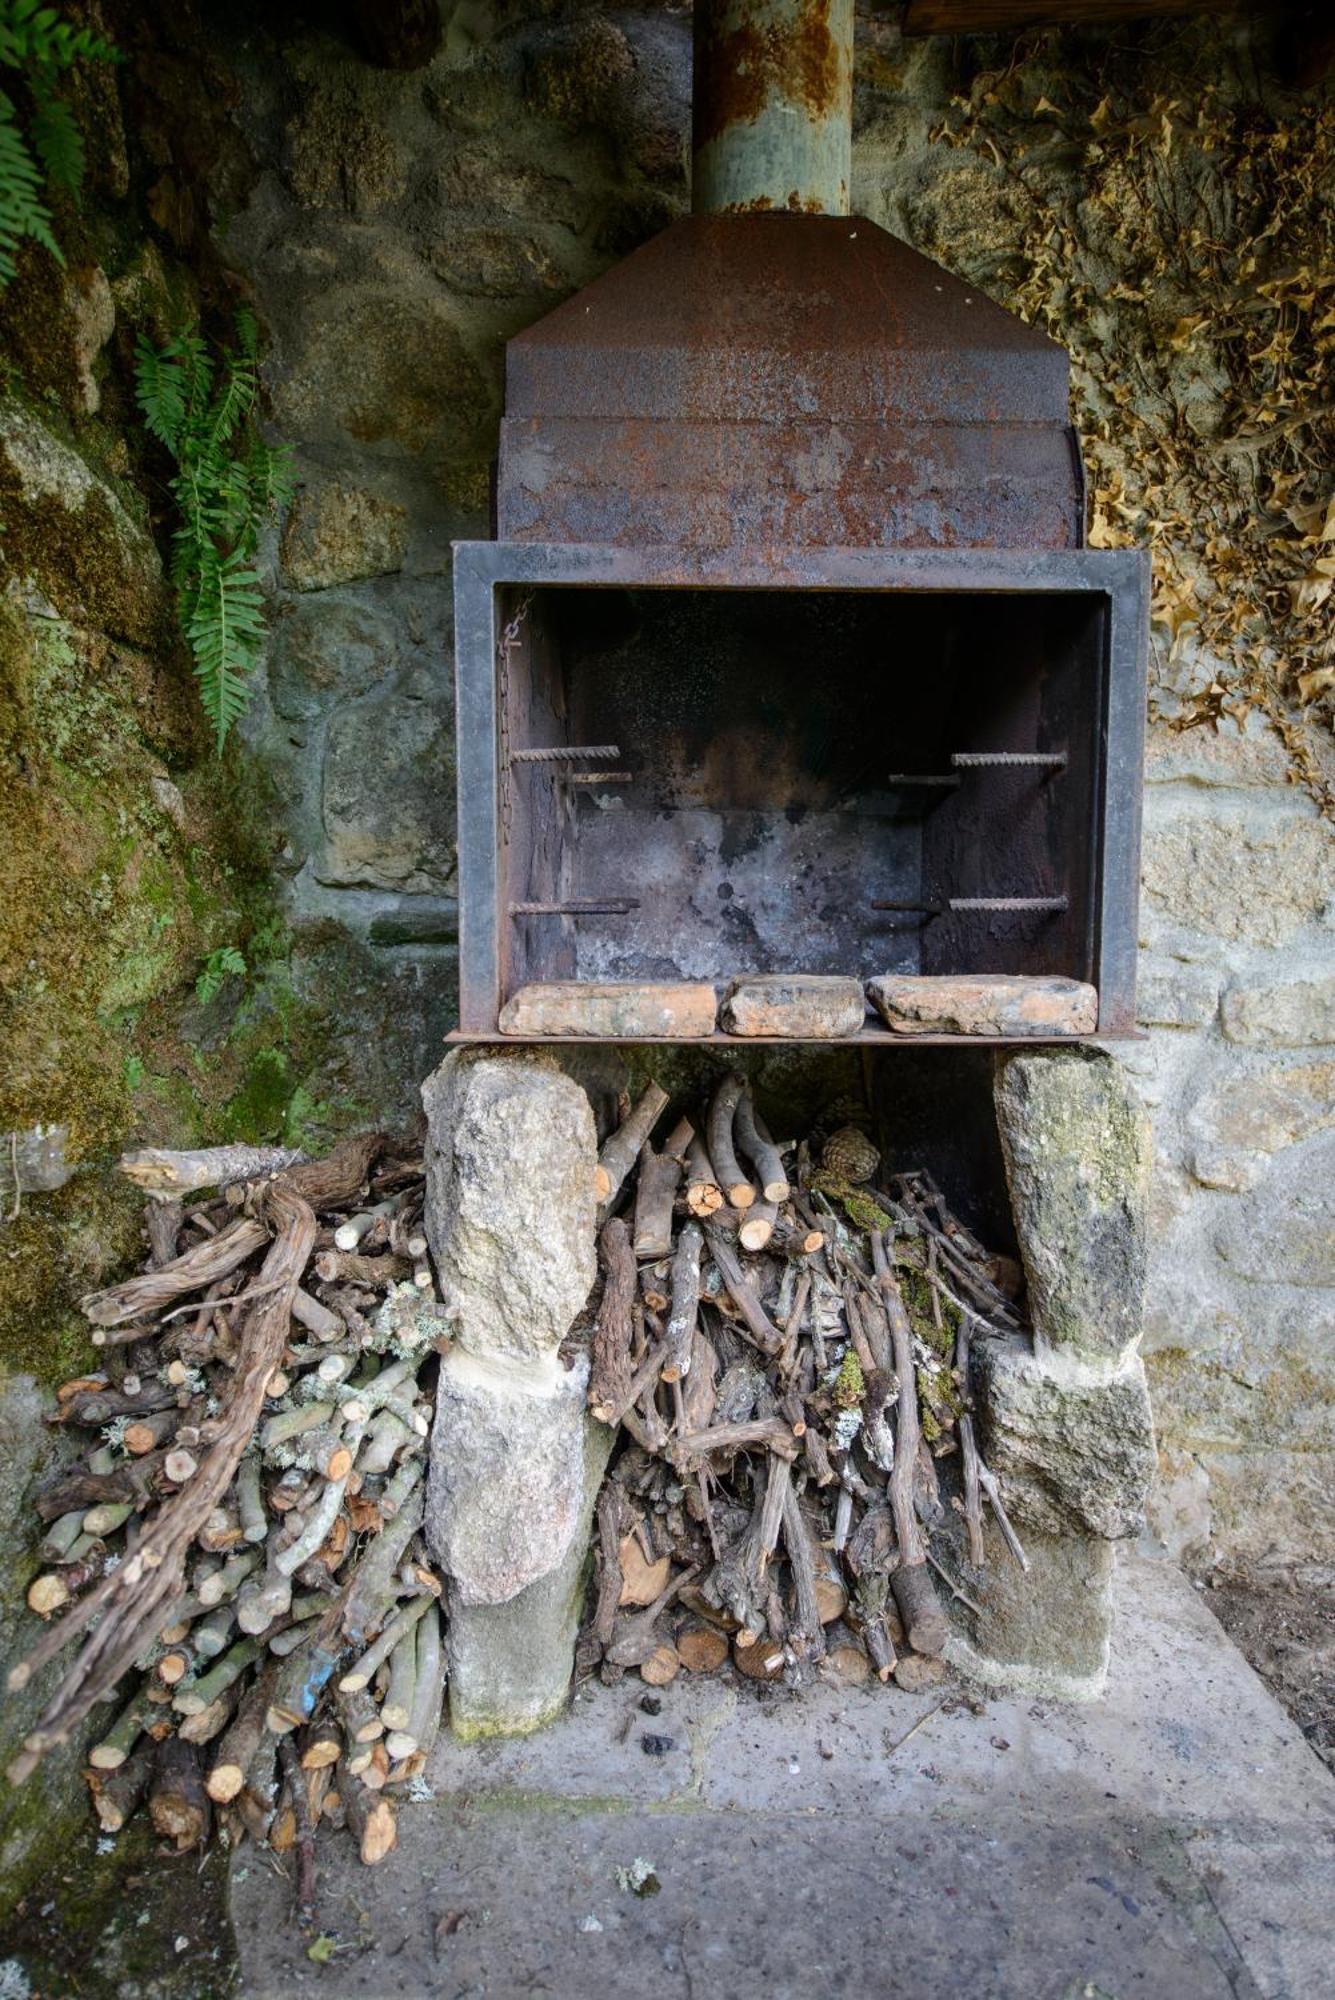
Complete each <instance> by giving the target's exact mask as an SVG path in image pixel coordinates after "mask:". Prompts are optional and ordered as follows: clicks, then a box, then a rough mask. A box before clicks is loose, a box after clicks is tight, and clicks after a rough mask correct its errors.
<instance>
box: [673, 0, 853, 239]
mask: <svg viewBox="0 0 1335 2000" xmlns="http://www.w3.org/2000/svg"><path fill="white" fill-rule="evenodd" d="M852 109H853V0H696V6H695V86H694V111H693V120H692V122H693V131H692V142H693V147H694V166H693V169H692V182H691V186H692V206H693V207H694V209H695V212H696V214H697V215H716V214H743V213H753V212H754V211H756V210H764V209H776V208H778V209H788V210H790V211H791V212H793V213H794V214H802V215H847V214H848V189H849V173H850V160H851V150H852V148H851V121H852Z"/></svg>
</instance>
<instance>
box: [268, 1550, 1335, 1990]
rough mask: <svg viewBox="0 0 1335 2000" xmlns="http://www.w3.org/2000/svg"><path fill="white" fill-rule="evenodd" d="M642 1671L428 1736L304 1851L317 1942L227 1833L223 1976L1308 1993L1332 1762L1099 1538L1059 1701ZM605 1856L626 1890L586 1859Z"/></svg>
mask: <svg viewBox="0 0 1335 2000" xmlns="http://www.w3.org/2000/svg"><path fill="white" fill-rule="evenodd" d="M646 1692H647V1691H646V1690H645V1689H644V1687H643V1686H642V1684H641V1683H640V1682H639V1681H638V1679H637V1678H636V1679H628V1680H627V1681H625V1682H624V1683H623V1684H622V1685H621V1686H620V1687H619V1688H615V1689H611V1690H609V1689H605V1688H602V1687H601V1686H599V1687H595V1688H593V1689H591V1690H589V1691H587V1692H586V1693H585V1694H584V1695H583V1696H582V1697H581V1698H580V1699H579V1700H578V1701H576V1703H575V1704H574V1707H573V1710H572V1712H571V1713H570V1715H569V1716H568V1717H567V1718H566V1719H564V1720H563V1721H562V1722H560V1723H558V1724H556V1725H555V1726H554V1727H553V1728H551V1729H550V1730H549V1731H547V1732H546V1733H545V1734H544V1735H542V1736H540V1737H537V1738H534V1739H530V1740H529V1741H527V1742H520V1743H498V1744H492V1745H487V1746H483V1747H481V1748H475V1749H463V1748H460V1747H458V1746H456V1745H455V1744H453V1743H451V1742H446V1743H443V1744H442V1746H441V1747H440V1749H439V1750H438V1752H437V1755H436V1758H435V1762H434V1767H433V1770H432V1783H433V1785H434V1788H435V1792H436V1797H435V1799H434V1801H432V1802H423V1803H420V1804H408V1805H405V1806H404V1807H403V1808H402V1809H401V1813H400V1821H399V1825H400V1842H399V1847H398V1849H397V1851H396V1852H395V1853H394V1854H393V1855H391V1856H390V1857H389V1859H388V1860H387V1861H386V1862H384V1863H383V1864H382V1865H381V1867H379V1868H378V1869H376V1870H366V1869H363V1868H361V1867H360V1865H359V1864H358V1863H357V1861H356V1858H355V1856H354V1855H353V1852H352V1849H351V1846H350V1844H349V1843H348V1842H347V1841H346V1840H345V1839H339V1840H336V1841H333V1840H331V1841H329V1842H327V1843H326V1844H325V1845H324V1846H323V1847H322V1849H321V1865H320V1877H319V1886H320V1895H321V1907H320V1924H321V1929H322V1931H323V1933H324V1934H325V1936H326V1938H327V1939H331V1940H333V1941H334V1942H335V1944H336V1949H335V1951H334V1953H333V1956H332V1957H331V1958H329V1959H328V1960H327V1962H325V1963H323V1964H315V1963H312V1962H311V1960H310V1959H309V1958H308V1957H307V1955H306V1946H307V1943H308V1942H309V1940H308V1939H304V1938H303V1937H301V1935H300V1934H299V1933H298V1932H297V1931H296V1929H295V1927H294V1925H293V1923H292V1919H291V1892H290V1887H289V1884H288V1881H287V1879H286V1878H285V1877H284V1876H282V1875H280V1874H278V1873H276V1872H275V1871H274V1869H273V1868H272V1867H267V1866H265V1865H264V1864H263V1863H261V1862H259V1861H257V1859H256V1858H255V1856H254V1854H248V1855H243V1856H242V1857H241V1859H240V1860H239V1861H238V1864H237V1866H236V1869H235V1873H234V1879H233V1884H232V1900H233V1915H234V1919H235V1923H236V1930H237V1938H238V1944H239V1948H240V1954H241V1966H242V1983H243V1990H244V1992H245V1993H246V1994H247V1995H248V1996H249V2000H270V1996H274V2000H277V1996H287V1995H291V1994H299V1993H309V1994H311V1995H315V1994H317V1993H318V1994H319V1995H320V1996H322V2000H342V1996H344V1995H349V1996H350V1995H376V1996H381V1995H383V1996H391V1995H393V1996H410V1995H416V1994H431V1995H437V1994H439V1995H442V1996H448V2000H473V1996H483V1995H487V1996H494V2000H508V1996H511V1995H521V1994H522V1995H551V1996H558V2000H565V1996H578V2000H586V1996H587V1997H588V2000H599V1996H602V1995H607V1996H609V2000H610V1996H615V2000H640V1997H641V1996H644V2000H649V1996H653V2000H677V1996H682V1997H683V2000H712V1996H714V1995H726V1996H729V2000H732V1996H737V2000H750V1996H753V1995H754V1996H756V2000H789V1996H798V1995H800V1996H802V2000H819V1996H827V1995H840V1996H842V1995H845V1994H847V1995H850V1996H858V2000H879V1997H880V1996H887V2000H888V1996H904V2000H918V1997H919V1996H923V2000H926V1997H927V1996H936V1995H938V1994H947V1993H957V1992H958V1993H966V1994H968V1995H969V1996H970V2000H1148V1996H1153V2000H1216V1996H1218V2000H1254V1996H1265V2000H1321V1997H1322V1996H1328V1995H1333V1994H1335V1778H1333V1777H1332V1775H1331V1774H1330V1772H1328V1771H1327V1770H1326V1769H1325V1767H1324V1766H1323V1765H1322V1764H1321V1762H1320V1761H1319V1760H1318V1759H1317V1758H1316V1757H1315V1756H1314V1755H1313V1753H1312V1752H1311V1750H1310V1749H1309V1748H1308V1746H1307V1744H1306V1743H1305V1742H1304V1740H1303V1738H1302V1736H1301V1735H1300V1734H1299V1732H1298V1730H1297V1729H1296V1728H1295V1727H1294V1725H1293V1724H1292V1723H1291V1722H1290V1721H1289V1719H1288V1717H1287V1716H1286V1715H1285V1714H1284V1712H1283V1711H1282V1710H1281V1709H1280V1708H1279V1707H1278V1706H1277V1705H1276V1703H1275V1702H1274V1700H1273V1699H1272V1698H1271V1696H1270V1695H1269V1694H1268V1693H1267V1692H1266V1690H1265V1688H1264V1687H1263V1686H1262V1684H1261V1682H1260V1681H1259V1680H1258V1679H1257V1677H1256V1675H1255V1674H1254V1673H1253V1672H1252V1670H1251V1668H1250V1667H1249V1666H1248V1665H1247V1663H1246V1662H1245V1660H1244V1659H1243V1657H1242V1655H1241V1654H1240V1653H1239V1652H1237V1651H1236V1649H1235V1648H1234V1647H1233V1645H1232V1644H1231V1643H1230V1641H1229V1640H1228V1639H1227V1638H1226V1637H1225V1635H1224V1633H1223V1631H1222V1629H1221V1627H1220V1626H1219V1625H1218V1624H1217V1623H1216V1621H1215V1620H1214V1619H1213V1618H1212V1617H1211V1615H1210V1613H1209V1612H1208V1610H1207V1609H1206V1608H1205V1606H1204V1605H1203V1604H1202V1603H1201V1601H1200V1598H1199V1597H1198V1595H1197V1593H1196V1592H1195V1591H1194V1590H1193V1589H1192V1587H1191V1586H1190V1584H1188V1583H1187V1582H1186V1581H1185V1580H1184V1579H1183V1578H1182V1576H1181V1575H1180V1574H1179V1573H1178V1572H1177V1571H1176V1570H1175V1569H1173V1568H1171V1567H1170V1566H1169V1565H1167V1564H1165V1563H1154V1562H1150V1561H1147V1560H1145V1559H1143V1558H1140V1557H1129V1558H1127V1559H1126V1560H1124V1562H1123V1563H1122V1566H1121V1569H1120V1571H1119V1577H1118V1635H1117V1640H1116V1646H1115V1657H1114V1662H1113V1675H1112V1682H1111V1690H1110V1693H1109V1695H1108V1696H1107V1698H1106V1699H1105V1700H1104V1701H1102V1702H1099V1703H1097V1704H1094V1705H1092V1706H1089V1707H1085V1708H1070V1707H1062V1706H1059V1705H1057V1704H1055V1703H1050V1702H1045V1701H1036V1700H1031V1699H1015V1698H1010V1697H1008V1698H1005V1699H1001V1698H996V1699H987V1700H986V1701H982V1700H981V1699H978V1698H977V1697H976V1696H975V1705H974V1706H971V1705H970V1702H969V1699H968V1698H967V1697H968V1696H969V1695H970V1694H973V1693H974V1691H972V1690H969V1689H962V1688H961V1686H960V1685H959V1684H958V1683H952V1684H950V1685H948V1686H947V1687H946V1688H944V1689H935V1690H933V1691H932V1692H931V1694H930V1695H923V1696H909V1695H906V1694H904V1693H902V1692H900V1691H899V1690H897V1689H893V1688H892V1689H889V1690H883V1689H881V1690H877V1691H876V1692H866V1691H861V1690H859V1691H857V1692H839V1691H835V1690H829V1689H821V1690H819V1691H817V1692H814V1693H812V1694H810V1695H808V1696H805V1697H801V1698H793V1697H785V1696H783V1695H782V1694H778V1693H774V1692H771V1691H763V1692H762V1693H759V1694H758V1693H757V1692H756V1691H755V1690H753V1689H752V1688H750V1687H748V1686H734V1685H732V1684H730V1683H729V1682H727V1681H725V1680H721V1679H720V1680H709V1681H697V1682H689V1681H685V1680H683V1679H679V1680H678V1682H677V1683H676V1684H675V1685H674V1686H672V1687H670V1688H667V1689H664V1690H663V1691H662V1695H661V1701H662V1711H661V1713H660V1714H659V1715H658V1716H656V1717H650V1716H648V1715H646V1714H645V1713H644V1712H643V1711H642V1709H641V1707H640V1702H641V1699H642V1697H643V1696H644V1695H645V1693H646ZM980 1707H981V1709H982V1710H983V1712H981V1713H978V1712H976V1710H977V1708H980ZM652 1736H657V1737H659V1738H664V1737H665V1738H667V1739H669V1741H670V1744H671V1747H670V1748H668V1749H666V1750H662V1751H661V1754H650V1752H649V1751H647V1750H646V1749H645V1747H644V1739H645V1738H646V1737H652ZM637 1860H643V1861H646V1862H648V1863H650V1864H651V1865H652V1867H653V1870H654V1872H655V1874H656V1876H657V1878H658V1880H659V1882H660V1884H661V1887H660V1888H659V1890H658V1892H657V1893H655V1894H650V1895H645V1896H637V1895H635V1894H633V1893H631V1892H630V1891H628V1890H627V1889H625V1888H622V1887H620V1886H619V1885H618V1879H617V1871H618V1870H619V1869H625V1868H630V1867H632V1866H633V1864H634V1863H635V1862H636V1861H637Z"/></svg>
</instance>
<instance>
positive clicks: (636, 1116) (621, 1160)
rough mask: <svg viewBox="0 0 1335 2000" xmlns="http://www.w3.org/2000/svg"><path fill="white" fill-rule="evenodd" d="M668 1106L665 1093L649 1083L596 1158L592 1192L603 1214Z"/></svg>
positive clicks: (615, 1196) (618, 1191) (614, 1198)
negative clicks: (596, 1163) (628, 1114)
mask: <svg viewBox="0 0 1335 2000" xmlns="http://www.w3.org/2000/svg"><path fill="white" fill-rule="evenodd" d="M667 1103H668V1097H667V1092H666V1091H665V1090H660V1089H659V1087H658V1085H657V1084H656V1083H650V1084H649V1085H648V1087H647V1089H646V1090H645V1092H644V1095H643V1096H642V1097H641V1098H640V1100H639V1102H638V1103H637V1104H636V1105H635V1107H634V1109H633V1110H632V1111H631V1113H630V1116H629V1117H628V1118H626V1119H625V1120H624V1122H623V1123H622V1124H620V1125H619V1126H618V1127H617V1129H616V1131H615V1132H614V1133H613V1134H612V1136H611V1138H610V1139H609V1140H608V1141H607V1143H606V1145H605V1146H604V1147H603V1150H602V1152H601V1153H600V1154H599V1155H598V1165H597V1168H596V1170H595V1172H594V1177H593V1188H594V1193H595V1194H596V1195H597V1197H598V1201H599V1203H600V1204H601V1206H602V1208H603V1210H604V1211H605V1210H607V1209H608V1208H609V1207H610V1206H611V1204H612V1203H613V1202H614V1201H615V1200H616V1198H617V1195H618V1194H619V1193H620V1191H621V1184H622V1182H623V1181H624V1180H625V1178H626V1175H627V1174H628V1173H629V1172H630V1170H631V1168H632V1167H633V1166H634V1164H635V1162H636V1160H637V1159H638V1158H639V1154H640V1148H641V1146H643V1144H644V1143H645V1141H646V1139H647V1138H648V1137H649V1134H650V1133H651V1132H652V1131H653V1129H654V1127H655V1125H656V1124H657V1123H658V1121H659V1119H660V1118H661V1117H662V1115H663V1113H664V1112H665V1111H666V1110H667Z"/></svg>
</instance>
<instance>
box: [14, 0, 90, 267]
mask: <svg viewBox="0 0 1335 2000" xmlns="http://www.w3.org/2000/svg"><path fill="white" fill-rule="evenodd" d="M119 59H120V58H119V55H118V53H117V51H116V50H115V49H114V48H113V47H112V46H111V43H110V42H107V41H104V40H103V38H102V37H101V36H100V35H95V34H93V33H92V32H91V31H90V30H89V29H87V28H80V29H77V30H76V29H74V28H72V27H70V25H69V23H68V22H67V21H62V20H61V18H60V16H59V15H58V14H57V13H56V11H55V9H54V8H53V7H43V6H40V5H39V4H38V0H0V68H4V69H10V70H14V71H16V72H17V73H18V75H19V77H20V79H21V81H22V83H23V84H24V86H25V87H26V90H27V95H28V98H29V100H30V102H31V107H32V108H31V114H30V116H29V118H28V121H27V131H26V133H25V132H24V131H23V130H22V129H21V127H20V123H19V111H18V107H17V106H16V104H15V102H14V99H13V98H12V97H11V96H10V95H9V94H8V92H7V91H4V90H0V286H4V285H7V284H8V283H9V282H10V280H11V279H12V278H13V277H14V276H15V275H16V273H17V269H18V265H17V255H16V253H17V251H18V246H19V244H20V243H22V242H23V241H24V240H25V238H26V239H27V240H29V241H31V242H34V243H40V244H41V245H42V248H43V249H44V250H49V251H50V253H51V255H52V256H53V257H54V258H55V260H56V262H57V263H58V264H63V263H64V261H65V259H64V257H63V256H62V254H61V250H60V246H59V244H58V243H57V242H56V239H55V236H54V234H53V232H52V227H51V211H50V209H49V208H48V206H47V204H46V201H45V199H44V194H45V189H46V186H47V185H48V184H50V185H54V186H56V187H60V188H64V189H65V191H66V193H68V194H71V195H76V196H77V194H78V192H79V189H80V187H81V186H82V185H83V168H84V147H83V134H82V133H81V132H80V130H79V128H78V125H77V124H76V123H75V119H74V114H73V112H72V111H71V110H70V107H69V105H68V104H67V103H66V102H65V100H64V98H63V97H60V96H59V95H58V94H57V91H56V84H57V82H58V80H59V77H60V75H61V72H62V71H64V70H67V69H68V68H69V67H70V65H71V64H72V63H76V62H117V61H119Z"/></svg>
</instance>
